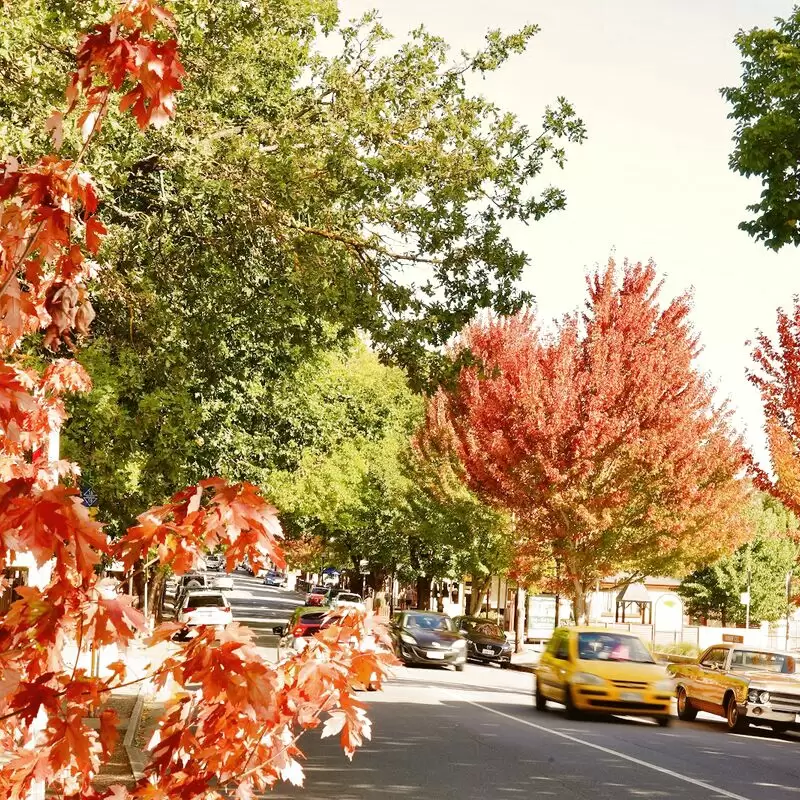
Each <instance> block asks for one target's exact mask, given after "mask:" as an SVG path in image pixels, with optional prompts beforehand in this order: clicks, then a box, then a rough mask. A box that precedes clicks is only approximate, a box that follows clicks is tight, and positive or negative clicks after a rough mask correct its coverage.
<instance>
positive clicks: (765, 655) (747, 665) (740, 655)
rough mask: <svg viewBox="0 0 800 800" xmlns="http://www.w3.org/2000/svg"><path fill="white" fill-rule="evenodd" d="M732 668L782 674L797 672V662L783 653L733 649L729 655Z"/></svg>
mask: <svg viewBox="0 0 800 800" xmlns="http://www.w3.org/2000/svg"><path fill="white" fill-rule="evenodd" d="M731 669H732V670H748V671H749V672H780V673H783V674H784V675H787V674H794V673H795V672H797V662H796V661H795V659H794V658H793V657H792V656H789V655H786V654H784V653H770V652H768V651H765V650H734V651H733V655H732V656H731Z"/></svg>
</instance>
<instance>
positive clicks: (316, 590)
mask: <svg viewBox="0 0 800 800" xmlns="http://www.w3.org/2000/svg"><path fill="white" fill-rule="evenodd" d="M311 594H328V590H327V589H326V588H325V587H324V586H315V587H314V588H313V589H312V590H311Z"/></svg>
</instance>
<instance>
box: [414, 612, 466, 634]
mask: <svg viewBox="0 0 800 800" xmlns="http://www.w3.org/2000/svg"><path fill="white" fill-rule="evenodd" d="M406 627H407V628H416V629H421V630H428V631H454V630H455V625H453V620H451V619H450V617H443V616H439V615H438V614H409V615H408V616H407V617H406Z"/></svg>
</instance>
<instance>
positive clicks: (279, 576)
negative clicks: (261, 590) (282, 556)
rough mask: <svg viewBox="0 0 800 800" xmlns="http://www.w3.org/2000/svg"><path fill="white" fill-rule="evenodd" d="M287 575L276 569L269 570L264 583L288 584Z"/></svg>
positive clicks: (270, 584) (273, 584)
mask: <svg viewBox="0 0 800 800" xmlns="http://www.w3.org/2000/svg"><path fill="white" fill-rule="evenodd" d="M286 580H287V578H286V575H284V574H283V573H282V572H278V571H277V570H274V569H269V570H267V574H266V575H265V576H264V585H265V586H286Z"/></svg>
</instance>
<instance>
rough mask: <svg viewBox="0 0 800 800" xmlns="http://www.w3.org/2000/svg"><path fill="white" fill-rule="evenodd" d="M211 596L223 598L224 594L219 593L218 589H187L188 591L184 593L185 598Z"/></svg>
mask: <svg viewBox="0 0 800 800" xmlns="http://www.w3.org/2000/svg"><path fill="white" fill-rule="evenodd" d="M213 595H219V596H220V597H225V593H224V592H221V591H220V590H219V589H189V591H188V592H186V596H187V597H190V596H191V597H196V596H202V597H209V596H213Z"/></svg>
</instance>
